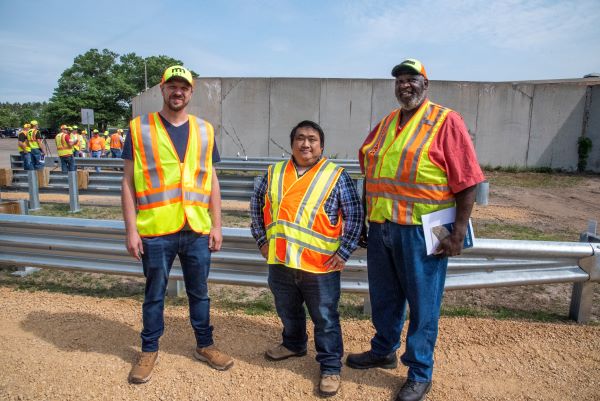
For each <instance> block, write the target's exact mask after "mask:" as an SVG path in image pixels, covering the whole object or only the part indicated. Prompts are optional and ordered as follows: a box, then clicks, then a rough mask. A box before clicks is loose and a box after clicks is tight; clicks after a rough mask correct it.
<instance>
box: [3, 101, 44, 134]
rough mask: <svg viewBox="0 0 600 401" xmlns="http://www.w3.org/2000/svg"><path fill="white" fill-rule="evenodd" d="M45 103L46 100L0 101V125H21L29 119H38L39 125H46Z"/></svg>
mask: <svg viewBox="0 0 600 401" xmlns="http://www.w3.org/2000/svg"><path fill="white" fill-rule="evenodd" d="M47 105H48V104H47V103H46V102H43V103H42V102H28V103H0V127H3V128H9V127H10V128H16V127H21V126H22V125H23V124H24V123H26V122H28V121H31V120H38V122H39V123H40V126H41V127H46V126H47V121H46V117H45V110H46V107H47Z"/></svg>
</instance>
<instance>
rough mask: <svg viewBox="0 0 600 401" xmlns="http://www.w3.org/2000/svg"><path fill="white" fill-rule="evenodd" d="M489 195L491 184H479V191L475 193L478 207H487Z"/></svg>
mask: <svg viewBox="0 0 600 401" xmlns="http://www.w3.org/2000/svg"><path fill="white" fill-rule="evenodd" d="M489 195H490V183H489V182H488V181H483V182H480V183H479V184H477V189H476V192H475V202H477V204H478V205H480V206H487V205H488V198H489Z"/></svg>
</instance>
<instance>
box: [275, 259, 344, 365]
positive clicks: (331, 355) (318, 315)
mask: <svg viewBox="0 0 600 401" xmlns="http://www.w3.org/2000/svg"><path fill="white" fill-rule="evenodd" d="M269 288H271V292H273V296H274V297H275V308H276V309H277V314H278V315H279V318H280V319H281V322H282V323H283V333H282V337H283V342H282V344H283V346H284V347H286V348H287V349H289V350H291V351H294V352H303V351H305V350H306V343H307V341H308V336H307V334H306V312H305V311H304V304H306V308H307V309H308V313H309V315H310V317H311V319H312V321H313V323H314V325H315V348H316V350H317V358H316V359H317V362H319V363H320V364H321V374H330V375H339V374H340V370H341V368H342V355H343V354H344V345H343V342H342V328H341V326H340V315H339V313H338V303H339V300H340V272H339V271H336V272H331V273H325V274H317V273H310V272H305V271H302V270H298V269H292V268H289V267H286V266H283V265H269Z"/></svg>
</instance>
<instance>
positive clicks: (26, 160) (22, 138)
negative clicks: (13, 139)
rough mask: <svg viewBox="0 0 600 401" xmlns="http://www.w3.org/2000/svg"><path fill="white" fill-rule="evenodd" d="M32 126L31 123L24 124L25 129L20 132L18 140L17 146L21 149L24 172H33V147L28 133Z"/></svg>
mask: <svg viewBox="0 0 600 401" xmlns="http://www.w3.org/2000/svg"><path fill="white" fill-rule="evenodd" d="M30 128H31V125H30V124H29V123H26V124H23V129H22V130H21V132H19V136H18V138H17V145H18V147H19V153H20V154H21V160H22V161H23V170H33V162H32V160H31V145H30V144H29V139H28V135H27V133H28V132H29V129H30Z"/></svg>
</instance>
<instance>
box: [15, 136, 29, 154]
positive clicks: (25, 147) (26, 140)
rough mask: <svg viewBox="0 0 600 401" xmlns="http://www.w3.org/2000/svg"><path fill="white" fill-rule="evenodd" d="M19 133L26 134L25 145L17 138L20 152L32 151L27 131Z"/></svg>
mask: <svg viewBox="0 0 600 401" xmlns="http://www.w3.org/2000/svg"><path fill="white" fill-rule="evenodd" d="M19 134H25V141H24V142H23V143H24V144H25V145H23V146H21V141H19V140H18V138H17V147H18V148H19V152H26V153H29V152H31V146H30V145H29V140H28V139H27V138H28V136H27V132H24V131H21V132H20V133H19Z"/></svg>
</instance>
